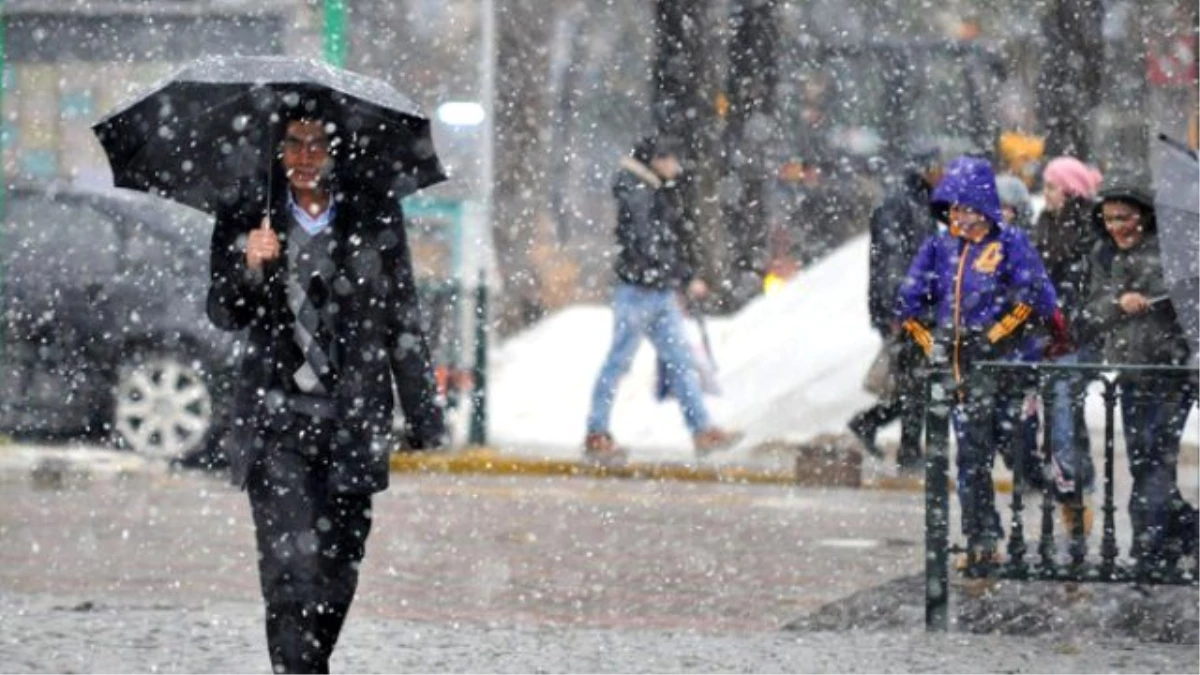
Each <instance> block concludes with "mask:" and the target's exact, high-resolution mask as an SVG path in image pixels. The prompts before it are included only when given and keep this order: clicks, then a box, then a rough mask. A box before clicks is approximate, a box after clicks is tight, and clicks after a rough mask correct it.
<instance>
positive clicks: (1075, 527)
mask: <svg viewBox="0 0 1200 675" xmlns="http://www.w3.org/2000/svg"><path fill="white" fill-rule="evenodd" d="M1059 376H1060V377H1063V378H1064V379H1066V380H1067V383H1068V386H1067V387H1066V394H1067V403H1068V405H1069V406H1070V407H1069V410H1071V413H1072V415H1074V412H1075V408H1074V406H1075V404H1076V401H1075V400H1074V399H1075V386H1076V382H1075V380H1074V378H1073V377H1071V376H1070V375H1069V374H1063V373H1060V374H1059ZM1079 377H1082V376H1079ZM1079 405H1083V403H1082V402H1079ZM1072 423H1074V418H1072ZM1085 428H1086V425H1085ZM1071 441H1072V442H1073V443H1075V447H1074V448H1073V450H1074V454H1073V455H1072V458H1073V462H1074V464H1075V466H1074V467H1072V469H1074V471H1075V493H1074V495H1073V496H1072V498H1071V503H1070V504H1069V505H1067V506H1066V508H1069V509H1071V511H1072V512H1073V513H1074V514H1075V517H1074V519H1072V521H1071V531H1070V532H1068V533H1067V536H1068V537H1070V538H1071V539H1070V541H1071V545H1070V555H1071V576H1072V578H1075V579H1082V578H1083V574H1084V560H1085V559H1086V558H1087V534H1085V533H1084V531H1083V524H1084V523H1083V452H1081V451H1080V447H1079V445H1080V443H1079V439H1078V438H1072V439H1071ZM1088 447H1089V448H1090V447H1091V446H1090V445H1089V446H1088Z"/></svg>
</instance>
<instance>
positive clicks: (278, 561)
mask: <svg viewBox="0 0 1200 675" xmlns="http://www.w3.org/2000/svg"><path fill="white" fill-rule="evenodd" d="M333 437H334V428H333V427H331V426H330V425H329V423H328V422H320V423H304V422H302V421H296V422H295V423H293V424H289V425H287V426H285V427H284V428H282V429H280V430H277V431H276V432H274V433H273V434H272V438H271V440H270V441H269V442H268V444H267V451H266V453H265V455H264V457H263V458H262V460H261V461H260V462H259V463H258V464H257V465H256V466H255V468H254V470H253V472H252V473H251V476H250V481H249V483H248V485H247V492H248V493H249V496H250V508H251V511H252V512H253V515H254V527H255V536H256V539H257V543H258V556H259V562H258V571H259V580H260V582H261V584H262V594H263V600H264V601H265V603H266V629H267V647H268V649H269V651H270V657H271V665H272V667H273V669H274V671H275V672H277V673H328V672H329V657H330V655H331V654H332V653H333V647H334V645H335V644H336V643H337V639H338V634H339V633H340V632H341V630H342V624H343V623H344V622H345V620H346V614H347V612H349V610H350V603H351V601H353V599H354V592H355V589H356V588H357V587H358V566H359V562H360V561H361V560H362V558H363V555H364V554H365V552H366V541H367V534H368V533H369V532H370V530H371V496H370V495H341V494H333V493H331V492H330V490H329V487H328V485H329V480H328V467H327V458H328V456H329V452H330V451H331V447H332V445H333V443H332V441H333Z"/></svg>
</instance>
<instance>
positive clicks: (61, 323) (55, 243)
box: [0, 187, 238, 464]
mask: <svg viewBox="0 0 1200 675" xmlns="http://www.w3.org/2000/svg"><path fill="white" fill-rule="evenodd" d="M4 206H5V208H4V225H3V230H0V307H2V309H3V313H2V315H0V316H2V322H0V329H2V330H3V334H2V335H0V340H2V344H0V433H5V434H8V435H10V436H13V437H26V438H28V437H47V436H53V437H63V436H74V437H79V436H83V437H88V438H91V439H95V440H103V441H109V442H113V443H116V444H117V445H119V446H122V447H126V448H129V449H131V450H133V451H136V452H138V453H141V454H145V455H148V456H154V457H163V458H170V459H177V460H182V461H184V462H185V463H197V464H211V463H213V462H214V461H215V459H216V458H215V457H214V456H210V454H209V453H210V451H211V449H212V448H214V447H215V444H214V443H212V441H213V439H214V437H215V436H216V434H218V433H219V432H220V429H221V428H222V425H223V424H225V420H226V414H225V411H224V409H223V407H222V403H223V402H224V401H226V400H228V397H227V396H225V395H224V393H223V392H225V391H226V390H227V388H228V387H229V384H230V381H229V379H228V378H229V376H230V374H231V373H232V365H233V363H234V355H235V351H236V349H237V344H238V343H237V340H236V337H235V336H234V335H231V334H229V333H224V332H221V331H218V330H216V329H215V328H213V327H212V325H211V324H210V323H209V321H208V318H207V317H206V316H205V310H204V304H205V295H206V293H207V290H208V248H209V235H210V232H211V227H212V225H211V218H210V217H208V216H206V215H205V214H202V213H200V212H198V211H193V210H191V209H188V208H185V207H182V206H179V205H177V204H174V203H172V202H167V201H164V200H160V199H156V198H154V197H150V196H148V195H144V194H141V193H135V192H130V191H125V190H106V191H91V190H84V189H78V188H57V187H17V188H12V189H10V190H9V191H8V193H7V195H6V199H5V205H4Z"/></svg>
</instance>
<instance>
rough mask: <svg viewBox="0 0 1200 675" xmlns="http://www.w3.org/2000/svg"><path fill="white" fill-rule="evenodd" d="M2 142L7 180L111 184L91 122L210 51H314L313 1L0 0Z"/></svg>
mask: <svg viewBox="0 0 1200 675" xmlns="http://www.w3.org/2000/svg"><path fill="white" fill-rule="evenodd" d="M0 7H2V9H0V12H2V15H3V17H2V18H3V20H4V24H5V25H4V30H5V36H4V37H5V42H4V47H5V49H4V52H5V53H4V56H5V58H4V70H3V84H4V97H3V101H4V106H3V116H2V126H0V147H2V152H3V167H4V173H5V176H6V177H7V179H8V180H9V181H10V182H14V183H19V182H34V181H39V182H43V181H47V180H61V181H67V182H73V183H80V184H84V185H96V186H105V185H111V184H112V180H111V173H110V171H109V169H108V164H107V162H106V161H105V159H104V155H103V152H102V150H101V148H100V144H99V143H98V142H97V141H96V139H95V137H94V136H93V135H92V133H91V130H90V127H91V125H92V124H93V123H95V122H96V121H97V120H98V119H100V118H101V117H102V116H103V115H104V114H106V113H107V112H108V111H110V110H113V109H114V108H116V107H117V106H119V105H120V104H121V103H122V102H124V101H126V100H128V99H130V98H132V97H134V96H137V95H138V94H139V93H140V92H142V91H144V90H145V89H146V88H148V87H150V86H152V85H153V84H154V83H155V82H157V81H159V80H161V79H162V78H164V77H166V76H168V75H170V73H171V72H173V71H174V70H175V69H177V68H178V67H179V66H180V65H181V64H182V63H184V62H187V61H190V60H193V59H196V58H200V57H203V56H207V55H215V54H238V55H264V54H290V55H297V56H312V57H318V58H319V57H320V50H321V3H320V2H314V1H313V0H158V1H153V0H89V1H88V2H79V1H78V0H6V1H5V2H3V3H2V5H0Z"/></svg>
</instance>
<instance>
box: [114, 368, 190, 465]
mask: <svg viewBox="0 0 1200 675" xmlns="http://www.w3.org/2000/svg"><path fill="white" fill-rule="evenodd" d="M114 403H115V406H114V412H113V416H114V423H113V427H114V429H115V430H116V432H117V437H118V439H117V440H118V442H119V443H120V444H121V445H124V446H125V447H127V448H129V449H130V450H133V451H134V452H136V453H138V454H141V455H146V456H148V457H161V458H164V459H178V458H182V457H186V456H189V455H192V454H194V453H196V452H197V451H198V450H200V449H202V448H203V447H204V446H205V444H206V441H207V438H208V435H209V430H210V429H211V427H212V425H213V402H212V392H211V391H210V387H209V383H208V381H207V379H206V378H205V376H204V373H203V372H202V371H201V370H200V368H199V366H198V364H196V363H194V362H193V361H191V360H190V359H187V358H185V357H182V356H179V355H172V354H150V355H138V356H135V357H133V358H131V359H129V360H128V361H127V362H126V363H124V364H122V365H121V368H120V375H119V378H118V381H117V394H116V401H115V402H114Z"/></svg>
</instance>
